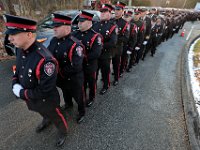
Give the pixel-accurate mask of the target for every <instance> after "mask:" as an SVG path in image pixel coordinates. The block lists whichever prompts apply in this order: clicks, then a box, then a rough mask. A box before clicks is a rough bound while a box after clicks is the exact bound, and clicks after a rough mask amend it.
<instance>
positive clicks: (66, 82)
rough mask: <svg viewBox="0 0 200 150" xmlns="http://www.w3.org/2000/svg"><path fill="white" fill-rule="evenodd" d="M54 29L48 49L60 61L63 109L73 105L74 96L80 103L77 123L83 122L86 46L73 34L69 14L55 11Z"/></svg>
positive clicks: (59, 78) (58, 80) (58, 81)
mask: <svg viewBox="0 0 200 150" xmlns="http://www.w3.org/2000/svg"><path fill="white" fill-rule="evenodd" d="M52 15H53V30H54V34H55V37H54V38H53V39H52V40H51V42H50V45H49V46H48V49H49V50H50V51H51V52H52V54H53V55H54V56H55V58H56V59H57V60H58V62H59V74H58V79H57V86H58V87H60V88H61V89H62V92H63V97H64V101H65V105H64V106H62V109H63V110H65V109H67V108H70V107H73V102H72V98H74V100H75V101H76V103H77V104H78V112H79V114H78V116H77V123H81V122H82V121H83V119H84V115H85V104H84V97H83V93H84V91H83V81H84V78H83V67H82V65H83V58H84V54H83V51H84V46H83V45H82V43H81V42H80V41H79V40H78V39H76V38H75V37H74V36H72V35H71V23H72V19H71V18H70V17H69V16H65V15H61V14H58V13H54V14H52Z"/></svg>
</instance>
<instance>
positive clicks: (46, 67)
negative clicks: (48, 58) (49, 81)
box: [44, 62, 55, 76]
mask: <svg viewBox="0 0 200 150" xmlns="http://www.w3.org/2000/svg"><path fill="white" fill-rule="evenodd" d="M54 71H55V64H53V63H51V62H48V63H46V64H45V65H44V72H45V73H46V75H48V76H51V75H52V74H53V73H54Z"/></svg>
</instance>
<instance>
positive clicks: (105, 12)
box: [93, 4, 117, 95]
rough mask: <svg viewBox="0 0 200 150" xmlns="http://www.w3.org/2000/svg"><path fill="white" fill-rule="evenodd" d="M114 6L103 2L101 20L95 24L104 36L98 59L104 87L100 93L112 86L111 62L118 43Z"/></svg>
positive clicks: (96, 29)
mask: <svg viewBox="0 0 200 150" xmlns="http://www.w3.org/2000/svg"><path fill="white" fill-rule="evenodd" d="M112 10H113V7H112V6H111V5H110V4H103V5H102V7H101V9H100V12H101V15H100V20H101V21H100V22H97V23H95V24H94V25H93V29H94V30H95V31H96V32H99V33H100V34H101V35H102V36H103V49H102V53H101V56H100V57H99V61H98V68H99V69H101V73H102V80H103V88H102V89H101V91H100V94H101V95H103V94H105V93H106V92H107V90H108V88H109V86H110V63H111V58H112V50H113V48H114V47H115V45H116V43H117V26H116V24H115V23H114V22H113V21H111V20H110V19H111V16H112V14H111V11H112Z"/></svg>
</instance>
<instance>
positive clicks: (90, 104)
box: [86, 99, 94, 107]
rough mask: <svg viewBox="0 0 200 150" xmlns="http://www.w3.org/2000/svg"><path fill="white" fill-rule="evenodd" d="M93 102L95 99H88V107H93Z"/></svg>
mask: <svg viewBox="0 0 200 150" xmlns="http://www.w3.org/2000/svg"><path fill="white" fill-rule="evenodd" d="M93 103H94V99H92V100H88V102H87V104H86V107H91V106H92V105H93Z"/></svg>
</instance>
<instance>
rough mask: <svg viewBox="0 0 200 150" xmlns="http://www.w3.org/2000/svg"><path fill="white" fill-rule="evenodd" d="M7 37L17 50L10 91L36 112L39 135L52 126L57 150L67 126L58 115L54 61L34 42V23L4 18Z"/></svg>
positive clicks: (25, 19)
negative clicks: (56, 133) (57, 135)
mask: <svg viewBox="0 0 200 150" xmlns="http://www.w3.org/2000/svg"><path fill="white" fill-rule="evenodd" d="M4 17H5V22H6V23H5V25H6V28H7V30H6V32H5V33H6V34H8V35H9V37H8V39H9V40H10V42H11V43H12V44H14V45H15V47H16V48H17V50H16V72H15V73H14V75H13V82H12V90H13V93H14V94H15V96H16V97H17V98H21V99H23V100H24V101H25V102H26V104H27V106H28V108H29V109H30V110H32V111H35V112H38V113H39V114H40V115H41V116H42V117H43V121H42V123H40V124H39V125H38V127H37V128H36V132H41V131H42V130H43V129H44V128H46V127H47V126H48V125H49V124H50V122H52V123H53V124H54V125H55V126H56V127H57V129H58V130H59V139H58V141H57V142H56V146H61V145H63V143H64V141H65V135H66V133H67V128H68V126H67V122H66V120H65V118H64V117H63V115H62V113H61V112H60V108H59V103H60V97H59V93H58V90H57V88H56V76H57V69H58V68H57V67H58V66H57V61H56V59H55V58H54V57H53V56H52V55H51V53H50V52H49V51H48V50H47V49H46V48H45V47H44V46H43V45H41V44H40V43H38V42H37V41H36V34H35V32H36V22H35V21H33V20H30V19H27V18H22V17H16V16H12V15H5V16H4Z"/></svg>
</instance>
